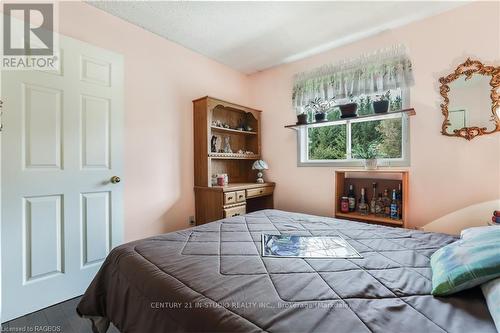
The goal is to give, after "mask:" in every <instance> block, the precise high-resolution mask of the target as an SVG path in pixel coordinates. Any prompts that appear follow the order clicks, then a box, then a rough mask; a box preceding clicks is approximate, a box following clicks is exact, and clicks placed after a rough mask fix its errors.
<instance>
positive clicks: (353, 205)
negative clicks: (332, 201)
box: [347, 184, 356, 212]
mask: <svg viewBox="0 0 500 333" xmlns="http://www.w3.org/2000/svg"><path fill="white" fill-rule="evenodd" d="M347 197H348V198H349V211H350V212H354V211H355V210H356V196H355V195H354V187H353V186H352V184H351V185H349V195H348V196H347Z"/></svg>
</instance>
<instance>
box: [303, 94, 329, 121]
mask: <svg viewBox="0 0 500 333" xmlns="http://www.w3.org/2000/svg"><path fill="white" fill-rule="evenodd" d="M333 103H334V98H332V99H331V100H323V99H321V98H319V97H317V98H315V99H313V100H312V101H311V102H310V103H309V105H308V106H307V108H308V109H309V110H311V111H312V112H314V120H316V122H321V121H325V120H326V114H327V112H328V110H329V109H330V108H331V107H332V104H333Z"/></svg>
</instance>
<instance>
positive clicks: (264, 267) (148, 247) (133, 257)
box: [77, 210, 496, 333]
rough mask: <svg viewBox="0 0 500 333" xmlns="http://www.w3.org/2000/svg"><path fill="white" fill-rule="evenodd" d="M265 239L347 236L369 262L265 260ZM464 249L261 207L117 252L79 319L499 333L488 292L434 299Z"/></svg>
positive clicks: (123, 324)
mask: <svg viewBox="0 0 500 333" xmlns="http://www.w3.org/2000/svg"><path fill="white" fill-rule="evenodd" d="M262 233H271V234H272V233H275V234H280V233H281V234H294V235H306V236H311V235H313V236H318V235H341V236H343V237H344V238H345V239H346V240H347V241H348V242H349V243H350V244H351V245H352V246H353V247H354V248H355V249H356V250H357V251H358V252H360V253H361V255H362V256H363V259H299V258H269V257H262V256H260V251H261V246H260V241H261V234H262ZM455 240H456V238H454V237H452V236H449V235H444V234H437V233H428V232H422V231H417V230H408V229H398V228H390V227H383V226H377V225H370V224H365V223H358V222H352V221H345V220H339V219H333V218H326V217H320V216H313V215H306V214H298V213H290V212H284V211H279V210H263V211H258V212H254V213H250V214H247V215H244V216H235V217H232V218H227V219H223V220H220V221H216V222H212V223H208V224H205V225H201V226H197V227H194V228H191V229H186V230H182V231H178V232H173V233H168V234H163V235H159V236H155V237H150V238H147V239H143V240H139V241H135V242H131V243H127V244H124V245H122V246H119V247H117V248H115V249H114V250H113V251H112V252H111V253H110V254H109V256H108V257H107V259H106V260H105V262H104V264H103V265H102V267H101V269H100V271H99V272H98V274H97V275H96V277H95V278H94V280H93V282H92V284H91V285H90V286H89V288H88V290H87V291H86V293H85V294H84V296H83V298H82V299H81V302H80V303H79V305H78V309H77V311H78V313H79V314H80V315H81V316H83V317H86V318H90V319H91V320H92V322H93V329H94V331H95V332H105V330H106V328H107V327H108V325H109V322H112V323H113V324H114V325H115V326H116V327H117V328H118V329H119V330H120V331H121V332H202V331H216V332H261V331H268V332H426V333H430V332H468V333H471V332H482V333H487V332H496V330H495V326H494V324H493V320H492V319H491V316H490V314H489V311H488V308H487V307H486V304H485V301H484V298H483V296H482V294H481V291H480V289H479V288H474V289H470V290H468V291H465V292H461V293H458V294H456V295H453V296H450V297H442V298H439V297H434V296H432V295H430V291H431V268H430V266H429V258H430V256H431V254H432V253H433V252H434V251H435V250H437V249H438V248H440V247H442V246H444V245H446V244H449V243H451V242H454V241H455Z"/></svg>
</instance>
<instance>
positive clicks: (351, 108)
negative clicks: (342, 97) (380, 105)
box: [339, 95, 358, 118]
mask: <svg viewBox="0 0 500 333" xmlns="http://www.w3.org/2000/svg"><path fill="white" fill-rule="evenodd" d="M349 98H350V101H349V103H347V104H342V105H339V108H340V112H341V113H342V116H341V118H351V117H356V116H357V114H356V111H357V110H358V104H357V103H356V102H354V97H353V96H352V95H350V96H349Z"/></svg>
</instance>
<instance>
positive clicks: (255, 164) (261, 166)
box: [252, 160, 269, 170]
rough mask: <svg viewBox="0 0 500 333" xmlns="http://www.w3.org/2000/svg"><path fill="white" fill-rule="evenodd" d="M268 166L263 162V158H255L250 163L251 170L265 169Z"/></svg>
mask: <svg viewBox="0 0 500 333" xmlns="http://www.w3.org/2000/svg"><path fill="white" fill-rule="evenodd" d="M267 169H269V167H268V166H267V163H266V162H264V161H263V160H257V161H255V162H253V165H252V170H267Z"/></svg>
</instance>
